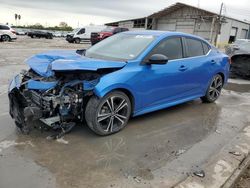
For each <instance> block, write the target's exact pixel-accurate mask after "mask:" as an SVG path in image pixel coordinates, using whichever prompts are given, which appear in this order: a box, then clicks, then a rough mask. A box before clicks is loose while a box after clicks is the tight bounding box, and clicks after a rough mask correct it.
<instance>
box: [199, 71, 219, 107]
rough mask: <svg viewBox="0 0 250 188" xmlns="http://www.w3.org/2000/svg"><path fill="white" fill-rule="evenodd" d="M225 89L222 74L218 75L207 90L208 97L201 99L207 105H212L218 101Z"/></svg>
mask: <svg viewBox="0 0 250 188" xmlns="http://www.w3.org/2000/svg"><path fill="white" fill-rule="evenodd" d="M222 87H223V78H222V76H221V75H220V74H216V75H215V76H214V77H213V78H212V80H211V82H210V85H209V87H208V89H207V92H206V95H205V96H204V97H201V100H202V101H203V102H206V103H212V102H214V101H216V100H217V99H218V98H219V96H220V94H221V90H222Z"/></svg>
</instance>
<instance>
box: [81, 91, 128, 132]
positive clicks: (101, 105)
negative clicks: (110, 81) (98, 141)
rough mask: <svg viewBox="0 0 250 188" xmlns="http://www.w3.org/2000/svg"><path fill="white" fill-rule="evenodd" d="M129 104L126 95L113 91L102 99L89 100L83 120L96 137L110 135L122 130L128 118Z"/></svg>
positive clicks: (93, 98) (94, 97)
mask: <svg viewBox="0 0 250 188" xmlns="http://www.w3.org/2000/svg"><path fill="white" fill-rule="evenodd" d="M130 114H131V102H130V100H129V98H128V96H127V95H126V94H124V93H123V92H120V91H114V92H111V93H109V94H107V95H106V96H104V97H103V98H101V99H99V98H97V97H96V96H93V97H92V98H90V100H89V102H88V104H87V106H86V110H85V119H86V122H87V125H88V126H89V128H90V129H91V130H93V131H94V132H95V133H96V134H98V135H110V134H113V133H116V132H118V131H120V130H122V129H123V128H124V127H125V126H126V125H127V122H128V120H129V118H130Z"/></svg>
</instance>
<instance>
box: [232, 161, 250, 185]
mask: <svg viewBox="0 0 250 188" xmlns="http://www.w3.org/2000/svg"><path fill="white" fill-rule="evenodd" d="M248 187H250V166H248V168H247V169H246V170H245V172H244V173H243V174H242V175H241V176H240V177H239V178H238V180H236V182H235V185H234V186H233V187H232V188H248Z"/></svg>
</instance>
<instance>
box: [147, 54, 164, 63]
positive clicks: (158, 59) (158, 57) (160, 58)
mask: <svg viewBox="0 0 250 188" xmlns="http://www.w3.org/2000/svg"><path fill="white" fill-rule="evenodd" d="M167 62H168V57H167V56H165V55H162V54H153V55H152V56H151V57H150V58H149V60H148V62H147V63H146V64H148V65H151V64H158V65H164V64H166V63H167Z"/></svg>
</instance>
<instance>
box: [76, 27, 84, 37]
mask: <svg viewBox="0 0 250 188" xmlns="http://www.w3.org/2000/svg"><path fill="white" fill-rule="evenodd" d="M84 33H85V28H82V29H81V30H80V31H78V33H77V34H78V35H81V34H84Z"/></svg>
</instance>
